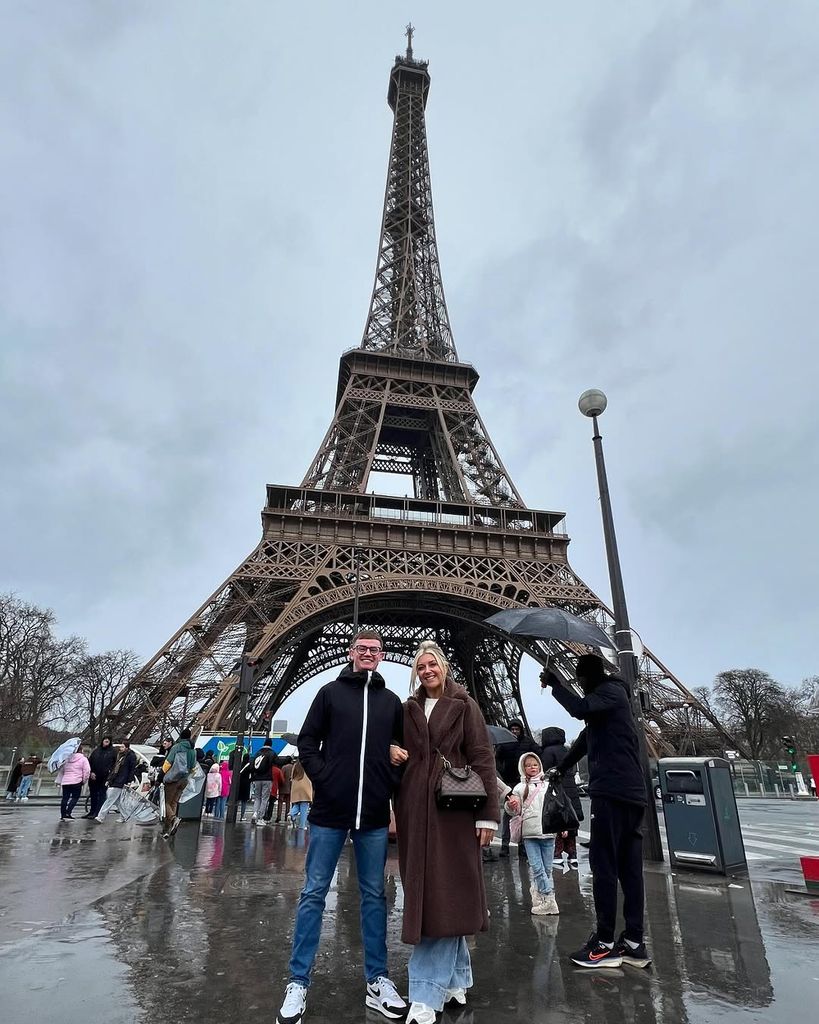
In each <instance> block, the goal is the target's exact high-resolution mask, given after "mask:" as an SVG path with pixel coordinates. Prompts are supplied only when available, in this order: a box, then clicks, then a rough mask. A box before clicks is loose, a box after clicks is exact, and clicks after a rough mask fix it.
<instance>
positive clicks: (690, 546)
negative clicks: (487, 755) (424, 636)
mask: <svg viewBox="0 0 819 1024" xmlns="http://www.w3.org/2000/svg"><path fill="white" fill-rule="evenodd" d="M410 17H411V18H412V20H413V22H414V23H415V25H416V28H417V34H416V38H415V53H416V56H417V57H420V58H424V59H429V61H430V72H431V75H432V90H431V94H430V100H429V106H428V108H427V126H428V134H429V144H430V153H431V163H432V180H433V188H434V196H435V209H436V218H437V229H438V241H439V248H440V253H441V261H442V266H443V274H444V284H445V288H446V294H447V300H448V304H449V310H450V315H451V319H452V326H453V330H454V334H455V340H456V344H457V347H458V352H459V356H460V358H461V359H462V360H464V361H466V362H471V363H474V365H475V366H476V368H477V369H478V371H479V372H480V374H481V378H482V379H481V382H480V384H479V385H478V388H477V391H476V400H477V403H478V407H479V409H480V411H481V414H482V416H483V418H484V421H485V423H486V425H487V427H488V429H489V431H490V433H491V435H492V439H493V441H494V442H495V444H496V446H497V448H498V450H499V452H500V454H501V457H502V458H503V459H504V461H505V463H506V466H507V468H508V469H509V471H510V473H511V474H512V477H513V479H514V480H515V482H516V484H517V486H518V488H519V490H520V491H521V493H522V494H523V496H524V499H525V500H526V501H527V502H528V504H529V505H530V506H532V507H535V508H541V509H558V510H562V511H566V512H567V514H568V520H567V522H568V529H569V533H570V535H571V537H572V544H571V548H570V554H571V559H572V564H573V566H574V568H575V569H576V570H577V572H578V573H579V574H580V575H581V576H582V577H583V579H585V580H586V582H588V583H589V585H590V586H591V587H592V588H593V589H594V590H596V591H597V592H598V593H599V594H601V595H602V596H604V597H607V595H608V584H607V575H606V567H605V557H604V549H603V542H602V533H601V526H600V518H599V508H598V503H597V496H596V482H595V476H594V463H593V454H592V447H591V440H590V438H591V430H590V424H589V422H588V421H586V420H584V419H583V418H582V417H581V416H580V414H579V413H578V411H577V397H578V395H579V394H580V392H581V391H583V390H584V389H585V388H587V387H592V386H596V387H602V388H603V389H604V390H605V391H606V392H607V394H608V396H609V409H608V411H607V412H606V414H605V416H604V417H603V420H602V424H601V425H602V427H603V433H604V439H605V444H606V455H607V459H608V464H609V474H610V481H611V488H612V497H613V501H614V511H615V518H616V523H617V529H618V537H619V541H620V552H621V557H622V562H623V572H624V577H625V583H626V590H627V596H628V601H629V606H630V612H631V618H632V623H633V625H634V626H635V628H636V629H637V630H638V631H639V632H640V634H641V635H642V637H643V639H644V641H645V642H646V644H647V645H648V646H649V647H651V648H652V650H654V651H655V653H656V654H657V655H658V656H659V657H660V658H661V659H662V660H663V661H664V662H666V663H667V664H668V665H669V667H670V668H671V669H672V670H673V671H674V672H675V673H676V674H677V675H678V676H680V677H681V678H682V679H683V680H684V681H685V682H686V683H687V684H688V685H689V686H691V687H694V686H699V685H701V684H704V683H710V682H711V681H712V680H713V678H714V676H715V675H716V673H717V672H719V671H721V670H723V669H727V668H733V667H745V666H754V667H758V668H761V669H765V670H767V671H769V672H771V673H772V674H773V675H774V676H775V677H776V678H777V679H779V680H780V681H781V682H783V683H785V684H796V683H798V682H799V681H800V680H801V679H802V678H803V677H804V676H807V675H811V674H815V673H819V656H817V654H816V641H815V636H816V629H817V623H818V622H819V588H817V570H818V569H819V543H818V542H817V519H818V518H819V516H817V506H818V505H819V484H818V483H817V479H818V475H817V471H819V457H818V456H819V442H817V427H818V426H819V423H817V420H818V419H819V415H817V405H818V404H819V403H817V397H816V391H817V370H819V357H817V321H818V320H819V315H818V314H817V305H818V304H819V303H818V301H817V295H819V203H817V199H816V193H817V182H819V133H817V131H816V124H817V115H819V8H818V7H817V5H816V3H815V2H814V0H802V2H800V0H789V2H788V3H770V2H753V0H747V2H744V3H736V2H732V0H724V2H720V0H711V2H691V3H685V2H682V0H678V2H675V3H674V4H658V3H657V2H656V0H631V2H620V3H617V4H612V3H611V2H610V0H599V2H586V3H583V4H566V3H558V2H556V0H548V2H544V0H537V2H531V3H518V4H515V5H514V6H513V7H511V8H509V10H508V12H507V13H506V14H504V16H503V17H502V18H501V17H500V16H499V14H498V7H497V5H496V4H490V3H481V2H475V0H473V2H471V3H469V4H466V3H447V4H442V3H440V2H439V3H427V2H419V0H413V2H412V3H411V4H407V3H406V2H405V3H402V4H395V3H392V2H384V0H380V2H378V3H372V2H361V3H358V4H355V5H349V4H336V3H329V2H325V3H316V2H314V3H312V4H310V5H309V6H305V5H294V4H283V3H275V2H271V0H255V2H244V3H242V2H237V3H231V4H225V3H223V2H205V0H197V2H196V3H168V2H162V3H159V2H154V3H141V4H122V3H116V2H108V3H103V2H95V3H81V2H78V0H75V2H73V3H71V4H49V5H47V6H44V5H42V4H39V3H28V4H26V3H17V4H4V5H3V6H2V8H0V68H2V72H0V74H2V75H3V79H4V81H3V83H2V88H0V140H1V141H0V180H2V182H3V187H2V189H0V409H1V410H2V431H0V460H1V465H2V482H1V483H0V590H14V591H16V592H17V593H18V594H19V595H20V596H21V597H24V598H26V599H29V600H32V601H35V602H37V603H40V604H43V605H48V606H51V607H52V608H53V609H54V610H55V612H56V614H57V616H58V620H59V629H60V631H61V632H63V633H66V634H67V633H72V632H76V633H79V634H81V635H83V636H85V637H87V638H88V640H89V643H90V644H91V646H92V647H93V648H94V649H97V650H103V649H108V648H114V647H131V648H133V649H135V650H136V651H137V652H138V653H139V654H140V655H141V656H143V657H145V658H147V657H149V656H150V655H152V654H153V653H154V651H155V650H156V649H158V648H159V647H160V646H161V645H162V644H163V643H164V642H165V641H166V640H167V639H168V637H169V636H170V635H171V634H172V633H173V632H174V631H175V630H176V629H177V628H178V627H179V626H180V625H181V624H182V623H183V622H184V621H185V619H186V618H187V617H188V616H189V615H190V614H191V613H192V612H193V611H194V610H195V609H196V608H197V607H198V605H199V604H200V603H201V602H202V601H203V600H204V599H205V598H206V597H207V596H208V595H209V594H210V593H211V592H212V591H213V590H214V589H215V588H216V587H217V585H219V584H220V583H221V582H222V580H223V579H224V578H225V577H226V576H227V575H228V574H229V573H230V572H231V570H232V569H233V568H234V567H235V566H236V565H237V564H238V563H239V562H240V561H241V560H242V559H243V558H244V556H245V555H246V554H247V553H248V552H249V551H250V550H251V549H252V548H253V547H254V546H255V544H256V543H257V541H258V538H259V534H260V519H259V511H260V509H261V506H262V504H263V500H264V486H265V484H266V483H268V482H272V483H287V484H297V483H299V482H300V481H301V479H302V477H303V475H304V473H305V471H306V469H307V466H308V465H309V463H310V461H311V459H312V457H313V455H314V453H315V451H316V449H317V447H318V445H319V443H320V441H321V439H322V436H323V434H324V431H325V430H326V428H327V426H328V424H329V421H330V419H331V417H332V414H333V402H334V398H335V384H336V375H337V369H338V357H339V355H340V353H341V352H342V351H343V350H345V349H347V348H350V347H352V346H354V345H357V344H358V343H359V342H360V339H361V332H362V329H363V326H364V320H365V316H366V312H367V303H368V300H369V296H370V291H371V288H372V278H373V272H374V268H375V256H376V246H377V241H378V229H379V224H380V217H381V204H382V197H383V188H384V180H385V174H386V162H387V154H388V148H389V136H390V129H391V112H390V111H389V109H388V107H387V104H386V89H387V81H388V75H389V70H390V67H391V65H392V61H393V58H394V55H395V53H397V52H398V51H399V50H401V49H402V48H403V45H404V38H403V35H402V33H403V30H404V25H405V24H406V22H407V20H408V18H410ZM402 486H403V485H402ZM402 493H403V491H402ZM531 677H532V674H531V673H530V675H529V676H528V677H527V678H528V679H529V682H527V708H528V710H529V713H530V716H531V718H532V721H533V725H536V726H540V725H543V724H547V722H549V721H560V722H563V721H564V719H563V718H562V717H560V716H558V714H557V712H553V709H554V707H555V705H554V704H553V703H552V701H551V698H549V697H545V696H544V697H540V696H535V687H534V685H533V684H532V683H531ZM390 681H391V684H392V685H394V687H395V689H397V690H399V692H401V693H402V694H403V692H404V688H405V681H406V672H405V670H394V671H393V672H392V673H391V674H390ZM314 689H315V687H314V686H312V687H304V688H303V690H302V691H301V692H300V693H299V694H297V695H296V696H295V697H294V698H292V699H291V701H290V702H289V705H288V706H287V708H286V709H285V715H286V716H287V717H289V719H290V721H291V725H292V724H297V723H298V722H300V720H301V717H302V715H303V712H304V707H305V702H306V701H307V700H308V699H309V697H310V696H311V695H312V693H313V692H314Z"/></svg>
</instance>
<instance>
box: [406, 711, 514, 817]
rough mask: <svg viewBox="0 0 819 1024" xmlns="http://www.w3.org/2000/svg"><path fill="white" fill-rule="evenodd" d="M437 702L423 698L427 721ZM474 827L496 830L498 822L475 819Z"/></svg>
mask: <svg viewBox="0 0 819 1024" xmlns="http://www.w3.org/2000/svg"><path fill="white" fill-rule="evenodd" d="M437 703H438V698H437V697H426V698H425V699H424V714H425V715H426V716H427V721H429V716H430V715H431V714H432V709H433V708H434V707H435V705H436V704H437ZM475 828H492V829H494V830H495V831H496V832H497V830H498V823H497V822H496V821H476V822H475Z"/></svg>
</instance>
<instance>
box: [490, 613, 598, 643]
mask: <svg viewBox="0 0 819 1024" xmlns="http://www.w3.org/2000/svg"><path fill="white" fill-rule="evenodd" d="M485 621H486V622H488V623H489V625H490V626H496V627H497V628H498V629H502V630H504V631H505V632H506V633H511V634H512V635H513V636H531V637H534V638H535V639H537V640H569V641H571V642H572V643H575V644H586V646H588V647H606V648H611V649H613V648H614V643H613V641H612V639H611V637H610V636H609V635H608V634H607V633H605V632H604V631H603V630H602V629H601V628H600V627H599V626H597V625H595V624H594V623H593V622H588V621H587V620H586V619H580V618H578V617H577V616H576V615H572V614H571V613H570V612H564V611H563V609H562V608H510V609H509V610H508V611H505V612H497V613H496V614H495V615H490V616H489V618H488V619H486V620H485Z"/></svg>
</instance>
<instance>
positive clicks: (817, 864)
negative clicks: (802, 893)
mask: <svg viewBox="0 0 819 1024" xmlns="http://www.w3.org/2000/svg"><path fill="white" fill-rule="evenodd" d="M799 859H800V860H801V861H802V874H803V875H804V876H805V887H806V888H807V889H808V890H809V891H810V892H819V857H800V858H799Z"/></svg>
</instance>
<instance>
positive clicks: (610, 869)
mask: <svg viewBox="0 0 819 1024" xmlns="http://www.w3.org/2000/svg"><path fill="white" fill-rule="evenodd" d="M575 671H576V675H577V682H578V684H579V686H580V689H581V690H582V691H583V696H582V697H580V696H578V694H577V693H575V692H574V690H571V689H569V687H568V686H567V685H564V684H563V682H562V680H561V679H560V678H559V676H557V675H556V674H555V673H554V672H552V671H550V670H546V671H545V672H542V673H541V677H540V678H541V681H542V683H543V685H544V686H549V687H551V689H552V696H553V697H554V698H555V700H556V701H557V702H558V704H561V705H562V706H563V707H564V708H565V709H566V710H567V711H568V712H569V714H570V715H571V716H572V718H579V719H582V720H583V721H585V723H586V727H585V729H584V730H583V731H582V732H581V733H580V735H579V736H578V738H577V739H576V740H575V741H574V743H573V744H572V746H571V749H570V750H569V752H568V753H567V754H566V756H565V757H564V758H563V759H562V760H561V762H560V763H559V764H558V765H557V767H556V768H555V769H553V771H554V772H555V774H557V775H558V776H561V777H562V776H565V775H567V774H568V773H569V772H570V771H571V769H573V768H574V766H575V765H576V764H577V762H578V761H579V760H580V758H581V757H583V756H584V755H586V756H587V758H588V764H589V796H590V797H591V841H590V844H589V864H590V867H591V869H592V874H593V879H594V880H593V884H592V892H593V895H594V909H595V912H596V914H597V927H596V929H595V931H594V932H593V933H592V935H591V936H590V938H589V940H588V941H587V942H586V944H585V945H584V946H583V947H581V948H580V949H579V950H578V951H577V952H576V953H574V954H573V955H572V957H571V959H572V961H573V962H574V963H576V964H578V965H579V966H580V967H589V968H599V967H620V965H621V964H628V965H629V966H631V967H648V965H649V964H650V963H651V958H650V957H649V955H648V953H647V951H646V947H645V944H644V942H643V910H644V903H645V895H644V889H643V835H642V822H643V815H644V813H645V804H646V791H645V783H644V781H643V770H642V766H641V763H640V747H639V738H638V734H637V726H636V723H635V721H634V715H633V713H632V710H631V701H630V700H629V695H628V693H627V691H626V685H625V683H624V682H623V680H622V679H620V678H619V677H617V676H614V675H608V674H607V673H606V672H605V670H604V665H603V660H602V658H600V657H598V656H597V655H596V654H583V655H581V656H580V657H579V658H578V659H577V666H576V670H575ZM618 881H619V883H620V886H621V888H622V890H623V917H624V918H625V924H626V927H625V931H624V932H623V933H622V935H621V936H620V937H619V939H617V940H616V941H615V935H614V928H615V923H616V919H617V883H618Z"/></svg>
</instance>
